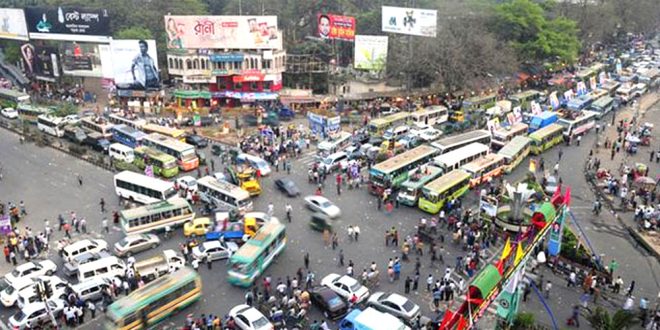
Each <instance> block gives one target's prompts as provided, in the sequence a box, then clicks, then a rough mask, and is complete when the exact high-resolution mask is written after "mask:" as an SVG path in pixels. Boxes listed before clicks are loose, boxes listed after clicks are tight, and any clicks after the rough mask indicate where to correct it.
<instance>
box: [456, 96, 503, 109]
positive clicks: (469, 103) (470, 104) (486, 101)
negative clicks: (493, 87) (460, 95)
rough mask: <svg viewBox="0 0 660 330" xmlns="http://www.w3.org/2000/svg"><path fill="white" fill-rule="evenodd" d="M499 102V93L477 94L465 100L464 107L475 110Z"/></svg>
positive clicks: (492, 105)
mask: <svg viewBox="0 0 660 330" xmlns="http://www.w3.org/2000/svg"><path fill="white" fill-rule="evenodd" d="M496 103H497V93H490V94H486V95H477V96H472V97H469V98H467V99H465V100H463V109H465V110H468V111H474V110H479V109H483V110H486V109H488V108H491V107H494V106H495V104H496Z"/></svg>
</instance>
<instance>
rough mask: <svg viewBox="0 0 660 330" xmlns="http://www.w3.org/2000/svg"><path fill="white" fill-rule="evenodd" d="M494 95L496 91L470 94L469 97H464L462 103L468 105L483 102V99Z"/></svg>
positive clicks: (495, 95)
mask: <svg viewBox="0 0 660 330" xmlns="http://www.w3.org/2000/svg"><path fill="white" fill-rule="evenodd" d="M494 97H497V93H490V94H486V95H477V96H472V97H469V98H467V99H465V101H463V104H468V105H469V104H475V103H479V102H483V101H486V100H489V99H492V98H494Z"/></svg>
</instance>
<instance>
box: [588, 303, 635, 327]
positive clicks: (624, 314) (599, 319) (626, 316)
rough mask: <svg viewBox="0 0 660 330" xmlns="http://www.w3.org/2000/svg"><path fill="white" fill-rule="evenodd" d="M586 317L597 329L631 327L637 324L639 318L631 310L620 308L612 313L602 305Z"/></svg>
mask: <svg viewBox="0 0 660 330" xmlns="http://www.w3.org/2000/svg"><path fill="white" fill-rule="evenodd" d="M586 319H587V321H589V323H590V324H591V326H592V327H594V329H596V330H622V329H630V328H631V327H632V326H633V325H635V324H637V318H636V317H635V315H634V314H633V313H631V312H629V311H624V310H622V309H620V310H618V311H616V312H615V313H614V315H610V313H609V312H608V311H607V310H606V309H605V308H603V307H600V306H598V307H596V310H594V312H593V313H591V314H590V315H588V316H587V317H586Z"/></svg>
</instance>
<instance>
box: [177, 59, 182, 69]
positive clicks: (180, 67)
mask: <svg viewBox="0 0 660 330" xmlns="http://www.w3.org/2000/svg"><path fill="white" fill-rule="evenodd" d="M178 62H179V67H178V69H182V70H183V60H182V59H179V60H178Z"/></svg>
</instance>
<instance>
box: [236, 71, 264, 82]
mask: <svg viewBox="0 0 660 330" xmlns="http://www.w3.org/2000/svg"><path fill="white" fill-rule="evenodd" d="M265 77H266V75H265V74H263V73H256V72H255V73H246V72H243V74H242V75H240V76H233V77H232V81H233V82H235V83H242V82H247V81H264V78H265Z"/></svg>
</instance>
